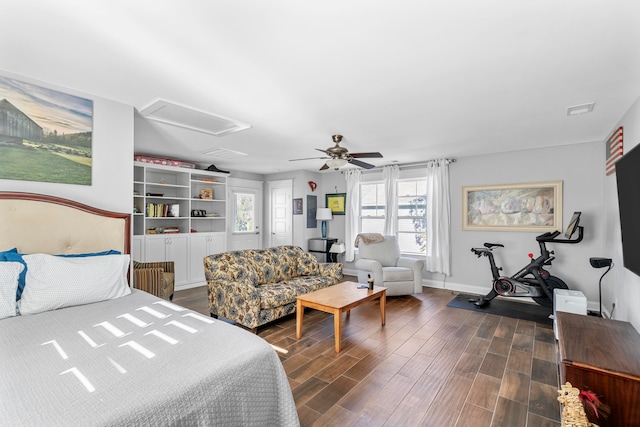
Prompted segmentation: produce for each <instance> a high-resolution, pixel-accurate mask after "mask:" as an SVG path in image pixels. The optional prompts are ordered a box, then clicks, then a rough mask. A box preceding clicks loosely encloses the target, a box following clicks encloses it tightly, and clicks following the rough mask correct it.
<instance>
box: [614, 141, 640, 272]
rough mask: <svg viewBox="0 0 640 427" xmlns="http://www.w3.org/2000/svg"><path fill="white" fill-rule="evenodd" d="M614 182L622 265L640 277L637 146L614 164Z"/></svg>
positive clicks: (639, 197)
mask: <svg viewBox="0 0 640 427" xmlns="http://www.w3.org/2000/svg"><path fill="white" fill-rule="evenodd" d="M616 181H617V184H618V209H619V212H620V231H621V235H622V261H623V265H624V266H625V268H627V269H629V270H631V271H633V272H634V273H635V274H637V275H638V276H640V149H639V148H638V147H637V146H636V147H634V148H633V149H631V150H630V151H629V152H628V153H626V154H625V155H624V156H623V157H622V158H621V159H620V160H618V161H617V162H616Z"/></svg>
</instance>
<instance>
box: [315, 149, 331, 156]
mask: <svg viewBox="0 0 640 427" xmlns="http://www.w3.org/2000/svg"><path fill="white" fill-rule="evenodd" d="M315 150H318V151H322V152H323V153H324V154H327V155H329V156H330V155H331V153H330V152H329V151H327V150H321V149H319V148H315Z"/></svg>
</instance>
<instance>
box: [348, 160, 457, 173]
mask: <svg viewBox="0 0 640 427" xmlns="http://www.w3.org/2000/svg"><path fill="white" fill-rule="evenodd" d="M438 160H446V161H448V162H449V163H455V162H456V159H433V160H427V161H423V162H416V163H404V164H398V165H397V166H398V167H399V168H400V169H403V168H405V169H406V168H414V167H418V166H426V165H428V164H429V163H431V162H437V161H438ZM384 166H392V165H384ZM384 166H376V167H374V168H371V169H365V170H363V171H362V172H363V173H364V172H374V171H376V170H380V169H382V168H384ZM340 173H341V174H344V171H340Z"/></svg>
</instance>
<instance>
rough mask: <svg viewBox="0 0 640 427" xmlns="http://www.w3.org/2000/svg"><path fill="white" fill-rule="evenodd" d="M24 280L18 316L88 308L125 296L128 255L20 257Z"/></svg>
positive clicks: (44, 255) (127, 287)
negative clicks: (82, 305)
mask: <svg viewBox="0 0 640 427" xmlns="http://www.w3.org/2000/svg"><path fill="white" fill-rule="evenodd" d="M23 258H24V261H25V262H26V263H27V277H26V280H25V283H26V284H25V287H24V291H23V292H22V298H21V299H20V302H19V308H20V314H33V313H40V312H42V311H48V310H55V309H57V308H62V307H70V306H74V305H81V304H89V303H92V302H98V301H104V300H108V299H114V298H120V297H123V296H125V295H129V294H130V293H131V290H130V289H129V285H128V283H127V269H128V268H129V255H103V256H95V257H79V258H66V257H59V256H55V255H47V254H33V255H24V257H23Z"/></svg>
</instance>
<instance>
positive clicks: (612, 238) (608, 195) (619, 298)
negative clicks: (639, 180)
mask: <svg viewBox="0 0 640 427" xmlns="http://www.w3.org/2000/svg"><path fill="white" fill-rule="evenodd" d="M618 126H623V144H624V147H623V149H624V152H625V153H626V152H628V151H629V150H631V149H632V148H633V147H634V146H636V145H637V144H638V143H640V98H638V99H637V100H636V102H635V103H634V104H633V105H632V106H631V108H629V110H628V111H627V113H626V114H625V115H624V116H623V117H622V119H621V120H620V122H618V123H617V124H616V125H615V126H614V127H612V129H611V131H613V129H616V128H617V127H618ZM639 188H640V187H639ZM639 197H640V196H639ZM603 205H604V218H603V221H602V224H601V228H602V233H603V234H604V239H603V245H602V247H601V248H600V253H599V254H598V255H596V256H604V257H607V258H612V259H613V262H614V264H615V266H614V267H613V269H612V270H611V272H610V273H609V274H607V275H606V276H605V278H604V279H603V280H602V295H603V297H602V300H603V302H602V304H603V307H606V308H607V309H608V311H611V308H612V303H613V302H614V301H615V302H616V309H615V311H614V313H613V318H614V319H618V320H624V321H628V322H631V324H633V326H634V327H635V328H636V330H638V331H640V309H638V307H639V306H640V277H638V276H637V275H635V274H634V273H632V272H631V271H629V270H627V269H626V268H624V267H623V265H622V264H623V261H622V238H621V235H620V216H619V212H618V192H617V183H616V177H615V174H614V175H610V176H608V177H606V179H605V180H604V197H603ZM638 256H640V254H639V255H638ZM600 274H602V273H600Z"/></svg>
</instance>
